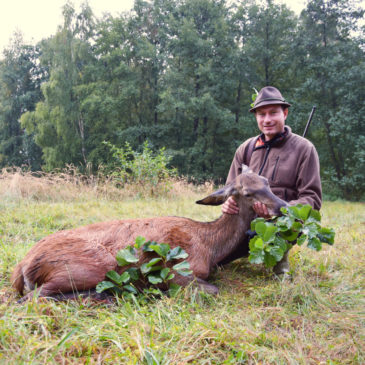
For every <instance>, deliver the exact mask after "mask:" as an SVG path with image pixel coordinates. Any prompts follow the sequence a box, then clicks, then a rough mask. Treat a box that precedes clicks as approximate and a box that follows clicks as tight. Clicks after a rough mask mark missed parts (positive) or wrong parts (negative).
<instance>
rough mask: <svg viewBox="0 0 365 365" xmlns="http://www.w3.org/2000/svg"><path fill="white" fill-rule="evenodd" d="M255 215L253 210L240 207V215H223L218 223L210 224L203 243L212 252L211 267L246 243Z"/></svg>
mask: <svg viewBox="0 0 365 365" xmlns="http://www.w3.org/2000/svg"><path fill="white" fill-rule="evenodd" d="M254 215H255V213H254V211H253V210H252V209H251V208H247V207H240V213H239V214H234V215H231V214H224V213H223V215H222V216H221V217H220V218H218V219H217V220H216V221H214V222H211V223H208V225H209V228H208V227H207V228H208V229H207V230H206V231H205V232H204V238H203V239H202V241H201V243H202V244H203V245H204V246H205V249H206V250H207V251H208V252H210V261H211V265H215V264H217V263H218V262H220V261H221V260H223V259H224V258H225V257H226V256H228V255H229V254H230V253H231V252H233V251H234V250H235V248H236V247H237V246H238V245H239V244H240V243H242V242H243V241H244V239H245V236H246V231H247V230H248V229H249V228H250V223H251V220H252V219H253V218H254Z"/></svg>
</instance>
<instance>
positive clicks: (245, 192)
mask: <svg viewBox="0 0 365 365" xmlns="http://www.w3.org/2000/svg"><path fill="white" fill-rule="evenodd" d="M243 196H245V197H246V198H249V197H250V196H252V194H251V193H250V192H249V191H247V190H245V191H244V192H243Z"/></svg>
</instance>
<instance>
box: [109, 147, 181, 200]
mask: <svg viewBox="0 0 365 365" xmlns="http://www.w3.org/2000/svg"><path fill="white" fill-rule="evenodd" d="M104 144H106V145H107V146H108V147H109V148H110V150H111V152H112V156H113V159H114V162H113V163H111V164H110V166H109V167H110V168H112V170H113V171H112V176H114V177H118V178H119V179H120V181H121V183H122V185H123V186H124V185H125V184H135V185H139V186H140V187H141V189H146V188H147V189H148V188H150V190H151V192H152V194H153V193H158V192H160V191H161V190H163V191H168V190H170V188H171V178H172V177H176V176H177V171H176V169H174V168H170V167H168V163H169V162H170V160H171V157H170V156H168V155H167V153H166V151H165V148H161V149H159V151H158V152H157V153H154V152H153V151H152V149H151V148H150V147H149V145H148V141H145V142H144V143H143V149H142V152H137V151H134V150H133V149H132V147H131V146H130V144H129V143H128V142H126V143H125V147H116V146H115V145H113V144H111V143H110V142H104Z"/></svg>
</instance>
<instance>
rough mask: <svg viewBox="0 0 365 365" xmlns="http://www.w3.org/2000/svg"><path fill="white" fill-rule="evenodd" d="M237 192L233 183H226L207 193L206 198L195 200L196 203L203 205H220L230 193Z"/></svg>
mask: <svg viewBox="0 0 365 365" xmlns="http://www.w3.org/2000/svg"><path fill="white" fill-rule="evenodd" d="M237 193H238V192H237V190H236V188H235V187H234V185H233V184H228V185H226V186H224V187H223V188H222V189H219V190H217V191H215V192H214V193H212V194H210V195H208V196H207V197H206V198H204V199H201V200H198V201H196V204H203V205H221V204H223V203H224V202H225V201H226V200H227V199H228V197H230V196H231V195H236V194H237Z"/></svg>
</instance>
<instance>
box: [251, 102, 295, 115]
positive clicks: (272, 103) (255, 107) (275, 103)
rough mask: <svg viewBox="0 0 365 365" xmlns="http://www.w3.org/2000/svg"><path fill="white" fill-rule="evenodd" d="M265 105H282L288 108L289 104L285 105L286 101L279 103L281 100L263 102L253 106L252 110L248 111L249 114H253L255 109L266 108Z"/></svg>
mask: <svg viewBox="0 0 365 365" xmlns="http://www.w3.org/2000/svg"><path fill="white" fill-rule="evenodd" d="M266 105H284V106H286V107H288V108H289V107H290V106H291V104H289V103H287V102H286V101H284V102H283V101H281V100H277V101H276V100H263V101H262V102H261V103H258V104H257V105H255V106H254V107H253V108H251V109H250V110H249V111H250V113H254V112H255V110H256V109H258V108H261V107H262V106H266Z"/></svg>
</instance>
